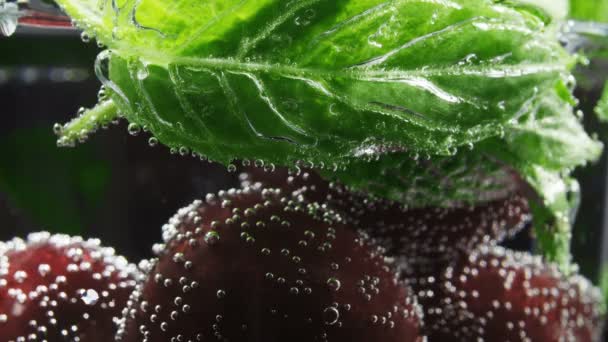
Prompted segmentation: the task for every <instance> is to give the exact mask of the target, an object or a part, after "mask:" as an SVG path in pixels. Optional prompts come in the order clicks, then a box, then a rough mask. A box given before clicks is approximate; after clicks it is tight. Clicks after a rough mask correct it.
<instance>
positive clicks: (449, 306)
mask: <svg viewBox="0 0 608 342" xmlns="http://www.w3.org/2000/svg"><path fill="white" fill-rule="evenodd" d="M439 288H440V290H441V293H442V295H443V296H444V298H442V299H441V301H440V307H441V308H442V316H443V322H442V324H441V325H438V326H437V327H436V328H437V329H436V335H437V337H436V338H437V340H441V338H442V337H445V336H452V338H453V339H454V338H455V340H456V341H543V342H545V341H546V342H558V341H577V342H594V341H600V332H601V325H602V324H601V319H602V318H601V313H600V310H599V307H600V305H599V304H600V302H601V294H600V293H599V290H598V289H596V288H594V287H593V286H592V285H591V284H590V283H589V282H588V281H587V280H585V279H584V278H582V277H581V276H578V275H576V274H575V275H571V276H569V277H567V276H565V275H563V274H562V273H561V272H560V271H559V270H558V268H557V266H556V265H553V264H547V263H544V262H543V261H542V260H541V258H540V257H536V256H532V255H530V254H528V253H519V252H512V251H509V250H506V249H504V248H501V247H488V246H483V247H481V248H479V249H477V250H475V251H473V252H471V253H470V254H469V255H468V256H466V257H462V258H460V259H458V260H457V261H456V262H455V263H454V264H453V265H452V266H450V267H448V268H447V269H446V271H445V272H444V274H443V276H442V279H441V283H440V286H439Z"/></svg>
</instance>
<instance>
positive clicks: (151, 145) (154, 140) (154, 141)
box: [148, 137, 158, 147]
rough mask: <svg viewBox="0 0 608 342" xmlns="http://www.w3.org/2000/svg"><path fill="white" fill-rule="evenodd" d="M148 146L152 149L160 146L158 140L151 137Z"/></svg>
mask: <svg viewBox="0 0 608 342" xmlns="http://www.w3.org/2000/svg"><path fill="white" fill-rule="evenodd" d="M148 145H150V147H154V146H156V145H158V139H157V138H156V137H151V138H150V139H148Z"/></svg>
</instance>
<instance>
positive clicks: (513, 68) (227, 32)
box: [59, 0, 573, 167]
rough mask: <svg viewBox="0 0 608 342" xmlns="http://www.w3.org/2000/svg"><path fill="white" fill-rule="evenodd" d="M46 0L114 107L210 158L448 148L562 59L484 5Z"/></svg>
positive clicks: (519, 99)
mask: <svg viewBox="0 0 608 342" xmlns="http://www.w3.org/2000/svg"><path fill="white" fill-rule="evenodd" d="M59 3H60V4H61V5H62V6H63V7H64V8H65V10H66V11H67V13H69V14H70V15H71V16H72V17H73V18H75V19H76V20H77V21H78V22H79V24H80V26H82V27H84V28H85V29H86V30H87V31H88V32H89V33H90V34H92V35H95V36H96V37H97V39H98V40H99V41H100V42H102V43H103V44H105V45H107V46H108V48H109V49H110V52H106V53H104V54H102V55H100V57H99V59H98V64H97V70H98V75H99V76H100V78H101V79H102V81H103V82H104V84H105V85H106V87H107V89H108V91H109V92H110V94H111V100H112V101H113V102H114V104H115V105H116V107H117V109H118V111H120V112H121V113H123V114H124V115H125V116H126V118H127V119H128V120H129V121H130V122H132V123H135V124H138V125H140V126H142V127H143V126H145V127H146V128H148V129H149V130H150V131H151V132H152V133H153V134H154V135H155V136H156V137H157V138H158V139H159V140H160V141H161V142H163V143H164V144H166V145H169V146H170V147H173V148H189V149H191V150H192V151H193V152H196V153H199V154H201V155H205V156H207V157H208V158H209V159H211V160H215V161H220V162H223V163H229V162H230V161H231V160H232V159H235V158H240V159H261V160H264V161H266V162H269V163H276V164H283V165H293V164H294V163H295V162H297V161H300V160H303V161H307V162H310V163H313V164H314V165H315V166H317V167H323V166H334V167H338V166H344V165H346V164H347V163H348V162H349V161H350V160H351V159H352V158H355V157H358V156H360V155H361V153H362V151H368V150H370V149H381V148H382V147H387V146H388V147H391V148H399V149H407V150H408V151H410V152H418V153H421V154H432V155H450V154H451V153H453V151H454V149H455V148H457V147H459V146H466V145H469V144H471V143H476V142H478V141H481V140H483V139H486V138H489V137H492V136H496V135H499V134H501V133H502V132H504V131H505V129H506V128H507V127H508V123H509V122H510V121H511V120H512V119H514V118H516V117H518V116H520V115H522V112H524V111H525V110H526V109H527V107H528V105H529V103H530V102H531V101H534V100H535V99H536V98H537V97H538V96H539V95H538V94H539V90H540V93H542V90H544V89H547V88H550V87H552V86H553V84H555V83H556V82H557V81H559V80H561V79H565V78H567V77H568V75H569V69H570V67H571V66H572V63H573V59H572V58H571V57H570V56H569V55H568V54H567V53H566V52H565V51H564V50H563V49H562V48H561V46H560V45H559V43H558V40H557V38H556V36H557V33H556V31H557V27H556V26H552V25H551V26H547V25H545V20H544V18H543V17H542V16H540V15H538V13H536V12H537V11H528V10H526V9H525V8H522V7H521V6H519V5H517V6H516V5H513V4H512V3H504V4H501V3H497V2H495V1H490V0H393V1H381V0H363V1H361V0H359V1H354V0H331V1H329V0H302V1H289V2H288V1H276V0H274V1H273V0H264V1H262V0H260V1H242V0H223V1H195V0H183V1H160V0H137V1H136V0H117V2H116V6H110V2H109V1H106V2H100V3H98V2H97V1H96V0H60V1H59ZM104 4H105V5H104ZM73 125H74V126H75V127H82V125H79V124H78V122H74V123H73ZM64 132H65V134H66V136H67V137H68V139H75V137H77V136H79V135H82V133H83V132H74V131H72V130H71V129H70V128H69V127H68V129H66V130H64Z"/></svg>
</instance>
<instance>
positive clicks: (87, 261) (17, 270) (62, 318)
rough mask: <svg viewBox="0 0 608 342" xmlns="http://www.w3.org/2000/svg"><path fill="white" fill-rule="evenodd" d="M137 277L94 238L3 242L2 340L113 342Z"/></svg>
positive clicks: (0, 262) (44, 236)
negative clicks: (117, 325) (119, 320)
mask: <svg viewBox="0 0 608 342" xmlns="http://www.w3.org/2000/svg"><path fill="white" fill-rule="evenodd" d="M138 274H139V273H138V271H137V268H136V267H135V266H134V265H131V264H129V263H128V262H127V261H126V260H125V259H124V258H123V257H120V256H117V255H115V254H114V250H113V249H112V248H106V247H102V246H101V245H100V241H99V240H96V239H91V240H83V239H82V238H79V237H69V236H67V235H51V234H49V233H46V232H41V233H35V234H30V235H29V236H28V238H27V240H25V241H24V240H22V239H19V238H15V239H13V240H11V241H9V242H6V243H0V336H1V337H2V340H3V341H9V342H19V341H93V342H94V341H99V342H102V341H103V342H105V341H110V340H111V339H112V337H113V335H114V332H115V326H114V324H113V319H114V317H116V316H119V314H120V312H121V309H122V307H123V306H124V305H125V303H126V301H127V299H128V296H129V294H130V293H131V291H132V290H133V288H134V287H135V278H136V277H137V275H138Z"/></svg>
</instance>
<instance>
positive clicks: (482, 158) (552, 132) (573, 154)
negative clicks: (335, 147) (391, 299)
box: [327, 84, 602, 271]
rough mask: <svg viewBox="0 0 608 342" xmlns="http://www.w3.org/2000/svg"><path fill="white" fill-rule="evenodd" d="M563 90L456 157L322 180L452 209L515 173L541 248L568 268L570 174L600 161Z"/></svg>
mask: <svg viewBox="0 0 608 342" xmlns="http://www.w3.org/2000/svg"><path fill="white" fill-rule="evenodd" d="M564 88H565V87H564V85H563V84H557V85H556V86H555V87H554V88H553V89H550V90H547V91H546V92H545V93H543V94H542V96H540V97H539V98H538V99H537V100H536V101H533V102H531V103H530V104H529V110H528V112H527V113H526V114H525V115H522V116H521V117H520V118H519V119H517V120H513V121H512V122H510V123H509V125H508V127H507V129H506V131H505V134H504V136H502V137H494V138H490V139H486V140H484V141H483V142H480V143H478V144H477V145H476V146H475V147H474V148H473V149H471V150H468V149H462V150H460V151H459V152H458V153H457V154H456V155H455V156H453V157H439V158H437V157H430V158H429V159H427V158H422V159H419V160H418V161H417V162H412V160H411V158H408V157H407V156H404V155H402V154H392V155H389V156H386V157H382V158H379V159H378V160H372V161H369V162H364V161H360V162H357V163H353V164H351V165H350V166H349V167H348V169H346V170H339V171H336V172H333V173H330V172H327V175H328V176H330V177H333V178H338V179H340V180H341V181H342V182H344V183H346V184H347V185H350V186H352V187H354V188H357V189H360V190H362V191H366V192H369V193H372V194H375V195H376V196H379V197H384V198H390V199H392V200H396V201H401V202H403V203H406V204H409V205H413V206H428V205H439V206H451V205H459V204H461V203H477V202H479V201H486V200H491V199H493V198H500V197H501V196H503V195H504V193H505V192H508V191H510V190H511V189H510V186H513V185H514V184H513V183H514V180H513V174H512V173H511V172H510V170H514V171H516V172H517V174H518V175H519V177H521V178H522V179H523V180H524V181H526V183H527V184H528V185H529V186H530V187H531V189H532V190H533V191H534V192H535V194H536V196H533V198H531V200H532V203H531V204H532V206H531V207H532V209H533V214H534V215H533V216H534V224H535V228H536V233H537V237H538V241H539V245H540V249H541V250H542V252H543V253H544V255H545V256H546V257H547V258H548V259H549V260H551V261H555V262H558V263H559V264H560V265H562V268H563V269H564V270H565V271H567V270H568V269H569V267H570V238H571V236H570V235H571V232H570V226H571V219H572V216H573V214H574V210H575V209H576V206H577V196H578V184H577V183H576V181H575V180H574V179H573V178H571V176H570V172H571V170H573V169H574V168H575V167H577V166H580V165H584V164H586V163H587V162H588V161H593V160H596V159H597V158H599V156H600V154H601V152H602V144H601V143H600V142H598V141H595V140H593V139H591V138H590V137H589V136H588V135H587V134H586V133H585V131H584V129H583V127H582V125H581V123H580V122H579V119H578V118H576V117H575V116H574V115H573V114H572V110H573V109H572V104H571V102H572V99H571V98H570V95H569V92H568V91H567V89H564ZM564 90H566V92H565V93H564Z"/></svg>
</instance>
